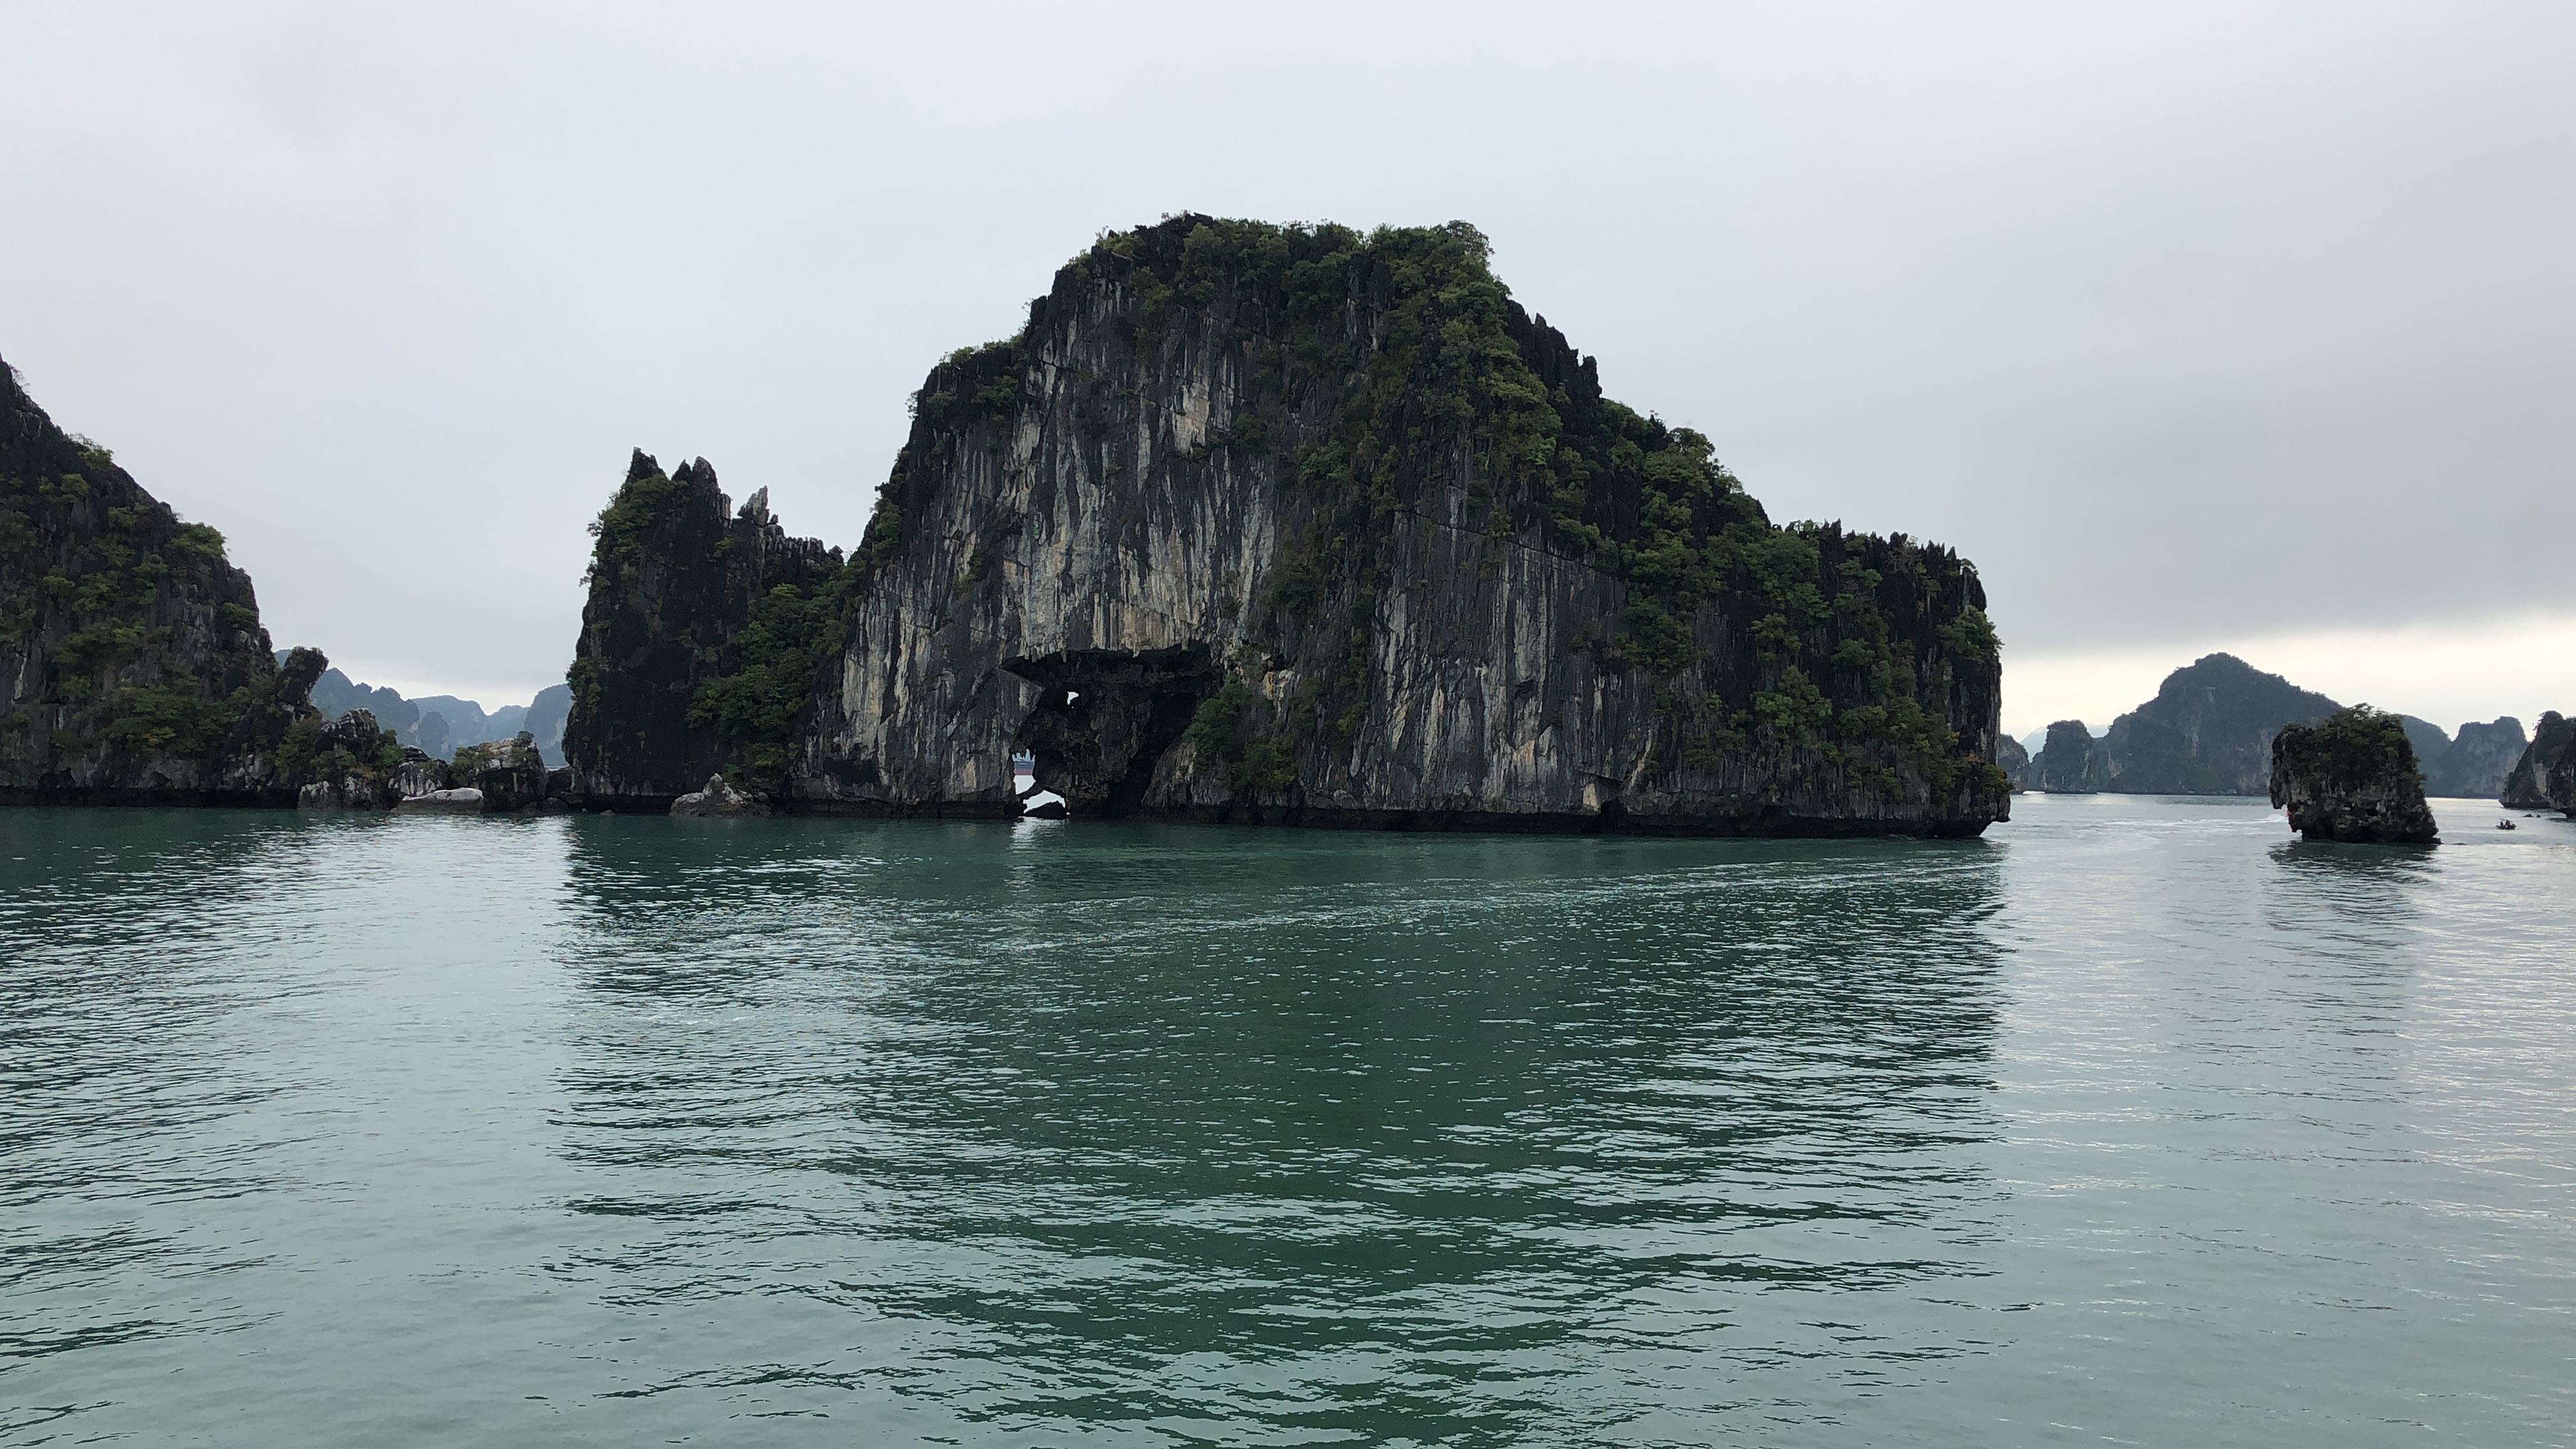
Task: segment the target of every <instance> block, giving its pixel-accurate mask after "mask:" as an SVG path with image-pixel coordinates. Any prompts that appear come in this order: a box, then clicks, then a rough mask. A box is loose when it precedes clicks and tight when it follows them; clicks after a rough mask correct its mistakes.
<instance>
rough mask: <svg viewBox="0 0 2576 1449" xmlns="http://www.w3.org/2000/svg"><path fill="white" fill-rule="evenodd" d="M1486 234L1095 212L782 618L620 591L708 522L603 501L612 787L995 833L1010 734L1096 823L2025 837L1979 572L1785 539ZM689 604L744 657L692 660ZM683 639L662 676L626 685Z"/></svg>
mask: <svg viewBox="0 0 2576 1449" xmlns="http://www.w3.org/2000/svg"><path fill="white" fill-rule="evenodd" d="M1488 250H1489V249H1488V247H1487V245H1486V243H1485V240H1484V238H1483V236H1482V235H1481V234H1479V233H1478V232H1477V231H1476V230H1475V229H1474V228H1473V227H1471V226H1467V225H1465V224H1464V223H1450V224H1447V225H1444V226H1436V227H1411V228H1381V229H1380V230H1378V231H1375V232H1372V233H1368V234H1365V235H1364V234H1362V233H1359V232H1356V231H1352V230H1350V229H1348V228H1344V227H1338V226H1330V225H1325V226H1273V225H1268V224H1264V223H1258V222H1245V221H1224V220H1219V219H1215V218H1210V217H1205V216H1198V215H1185V216H1179V217H1173V218H1169V219H1166V220H1165V221H1163V222H1161V223H1159V224H1157V225H1154V226H1149V227H1143V228H1140V229H1138V230H1135V231H1132V232H1123V233H1116V234H1111V235H1104V236H1102V237H1101V238H1100V239H1099V240H1098V241H1097V242H1096V243H1095V244H1094V245H1093V246H1092V247H1090V248H1089V249H1088V250H1086V251H1085V252H1084V253H1082V254H1081V255H1080V256H1078V257H1076V258H1074V260H1073V261H1072V262H1070V263H1068V264H1067V265H1066V266H1065V267H1064V268H1063V269H1062V270H1061V271H1059V272H1058V273H1057V275H1056V277H1055V280H1054V283H1053V285H1052V286H1051V287H1050V288H1049V290H1048V291H1047V293H1046V294H1045V295H1044V296H1041V297H1040V298H1038V299H1037V300H1036V301H1035V302H1033V303H1032V304H1031V306H1030V309H1029V317H1028V323H1027V326H1026V327H1025V328H1024V329H1023V330H1022V331H1021V332H1020V333H1018V334H1017V335H1015V336H1013V337H1011V338H1008V339H1006V340H1003V341H1000V342H995V343H990V344H987V345H985V346H982V347H976V348H966V349H961V350H959V351H958V352H955V353H953V354H951V355H950V356H949V357H948V358H946V359H945V360H943V361H941V362H940V363H939V364H938V365H937V366H935V367H933V368H932V369H931V370H930V373H929V375H928V377H927V378H926V379H925V381H924V383H923V385H922V387H921V389H920V390H919V392H918V393H916V394H915V397H914V402H913V412H914V418H913V426H912V429H911V432H910V435H909V437H908V438H907V440H906V442H905V445H904V447H903V449H902V451H901V453H900V454H899V455H898V457H897V459H896V461H895V466H894V470H893V473H892V475H891V477H890V478H889V479H888V481H887V484H886V486H885V488H884V490H883V491H882V493H881V494H880V496H879V504H878V508H877V512H876V514H875V516H874V517H873V518H872V519H871V521H870V523H869V525H868V529H867V532H866V534H865V535H864V536H863V538H862V539H861V541H860V544H859V547H858V548H857V550H856V551H855V552H854V554H853V555H852V557H851V558H850V560H849V561H848V563H847V565H846V566H845V567H841V568H839V569H837V570H836V571H835V572H834V573H833V574H832V575H831V576H830V577H829V578H828V579H824V578H818V579H814V580H811V581H805V582H800V583H798V584H796V585H794V586H793V587H794V588H795V591H796V592H795V594H794V595H793V596H792V597H790V598H788V599H787V600H786V601H785V602H784V603H783V604H782V605H781V606H779V607H778V608H776V609H774V610H771V609H770V606H769V605H768V604H765V603H764V604H761V605H760V606H759V607H760V608H761V609H763V610H770V612H769V613H768V614H766V615H764V617H763V618H761V619H760V620H758V621H754V620H752V619H751V618H750V606H749V605H747V604H746V603H745V602H744V601H743V600H741V599H739V598H733V597H730V596H725V597H719V596H718V595H719V594H721V591H720V590H719V591H716V593H710V594H707V595H705V597H704V599H703V607H699V608H694V609H690V610H685V611H680V610H674V609H672V608H670V607H669V605H668V601H667V598H666V599H665V600H664V601H663V602H662V603H661V604H659V605H658V606H655V607H647V604H648V603H650V602H651V601H640V600H639V601H634V602H629V603H621V602H619V600H620V598H621V597H624V596H623V595H621V594H620V593H619V590H620V589H629V588H630V586H629V585H627V584H621V583H617V582H616V581H617V580H619V579H623V578H626V577H627V575H626V574H625V573H624V572H622V571H623V570H624V569H626V567H627V565H628V563H629V562H637V566H638V567H641V566H642V565H641V563H640V561H637V560H633V559H630V558H628V557H627V555H626V554H624V553H623V552H622V550H624V549H625V548H626V547H627V546H628V545H629V544H630V543H633V544H637V545H642V546H646V548H647V553H646V555H645V556H646V557H649V560H650V568H649V569H647V570H645V572H646V573H649V575H650V576H651V577H654V578H676V577H678V576H680V575H682V574H686V573H689V572H690V571H692V570H696V571H700V572H702V573H703V572H706V571H710V570H713V569H715V568H716V567H717V564H718V562H719V561H718V560H717V559H716V557H715V556H714V554H713V553H712V549H713V548H714V546H715V543H716V541H717V539H716V535H715V534H714V533H713V532H712V531H710V530H703V529H702V530H697V531H694V532H687V533H685V534H684V532H683V531H678V530H672V531H667V532H664V533H648V532H637V531H635V530H633V529H630V528H628V527H626V526H624V521H623V520H622V519H618V518H614V517H612V516H613V515H619V514H620V511H621V510H622V509H625V508H626V507H627V505H626V501H625V495H624V494H623V493H621V498H620V501H619V502H617V503H612V505H611V507H610V509H609V511H608V512H607V513H604V514H603V515H602V522H603V528H602V533H601V544H600V551H599V554H598V556H597V557H596V558H595V560H594V563H593V580H594V583H593V595H592V602H593V608H592V611H591V613H589V614H586V616H585V617H586V620H588V621H590V622H588V623H586V626H585V636H584V646H583V648H584V652H583V653H582V655H581V660H580V662H579V663H577V664H576V678H575V681H574V683H575V693H576V701H575V706H574V709H575V716H576V723H577V724H579V723H580V722H581V721H583V720H585V719H586V720H589V721H592V722H593V723H591V724H590V725H588V726H586V727H585V728H586V730H587V735H586V737H587V738H590V739H591V740H593V741H594V744H595V746H596V747H597V748H599V749H602V750H608V751H612V752H613V751H615V750H619V749H624V748H626V747H625V746H624V745H622V744H619V743H617V742H619V741H623V740H631V739H636V738H638V737H650V738H652V739H654V740H656V741H657V743H656V744H655V745H654V746H653V747H652V748H650V749H648V750H644V751H642V752H641V753H640V754H639V755H637V756H636V757H634V758H632V759H630V760H628V761H627V762H625V763H623V764H618V765H613V766H601V767H599V768H598V770H597V775H598V778H599V782H600V784H601V786H602V788H603V789H606V790H610V791H611V792H613V793H614V792H622V793H624V794H625V795H626V796H627V797H629V798H633V797H637V796H643V795H648V794H652V793H654V792H656V791H662V792H669V793H673V794H675V793H677V792H678V790H680V789H683V788H685V785H684V784H683V783H682V782H686V781H694V780H697V779H703V778H704V777H705V776H706V775H707V774H708V773H710V772H711V769H710V767H711V766H712V765H715V764H725V765H728V766H729V768H728V770H727V773H728V776H729V777H730V778H748V779H756V780H759V781H761V782H762V785H763V787H764V788H766V789H769V790H770V791H771V792H772V793H773V794H774V795H776V796H777V797H779V798H781V799H783V800H784V801H786V802H788V803H790V804H791V805H792V806H794V807H796V808H803V809H816V810H849V811H867V812H888V813H910V814H922V813H931V814H990V815H1008V814H1014V813H1016V812H1017V811H1018V809H1019V804H1018V800H1017V797H1016V791H1015V789H1014V786H1013V780H1012V776H1011V765H1010V759H1011V755H1012V753H1013V752H1014V751H1015V750H1017V749H1023V748H1025V749H1027V750H1030V751H1032V752H1033V753H1034V754H1035V756H1036V759H1037V769H1038V775H1039V779H1040V780H1041V782H1042V783H1045V784H1046V785H1047V787H1048V788H1050V789H1053V790H1056V791H1057V792H1058V793H1060V794H1062V795H1064V796H1065V797H1066V798H1067V799H1068V800H1069V801H1071V802H1073V813H1074V814H1077V815H1086V814H1087V815H1104V814H1107V815H1148V816H1158V817H1162V818H1178V819H1208V820H1244V821H1261V822H1277V823H1299V824H1342V825H1414V826H1439V825H1473V826H1507V827H1513V828H1585V829H1658V830H1708V831H1729V832H1734V831H1770V832H1780V831H1803V832H1838V833H1848V832H1895V831H1904V832H1918V833H1941V834H1969V833H1974V832H1975V831H1977V830H1981V829H1983V828H1984V826H1985V825H1986V824H1987V823H1988V822H1990V821H1992V820H1995V819H1999V818H2002V816H2003V814H2004V812H2005V810H2006V809H2007V808H2008V804H2007V800H2008V797H2007V793H2006V783H2005V781H2004V779H2003V776H2002V772H2001V771H2000V770H1998V769H1997V768H1996V767H1995V766H1994V765H1993V764H1992V760H1993V757H1994V754H1995V733H1996V728H1995V709H1996V701H1997V697H1998V696H1997V684H1998V680H1999V667H1998V660H1997V648H1998V646H1997V643H1996V640H1995V637H1994V633H1993V630H1992V627H1991V626H1990V624H1989V623H1988V622H1987V620H1986V616H1985V613H1984V603H1985V594H1984V589H1983V587H1982V585H1981V584H1980V583H1979V581H1978V580H1977V577H1976V574H1975V570H1974V569H1973V568H1971V567H1969V566H1968V565H1967V564H1966V562H1965V561H1964V560H1961V559H1960V558H1959V557H1958V556H1957V555H1956V554H1954V553H1952V552H1950V551H1949V550H1947V549H1944V548H1941V547H1939V546H1938V545H1933V544H1926V543H1922V542H1919V541H1916V540H1913V539H1909V538H1907V537H1905V536H1903V535H1893V536H1889V537H1883V538H1882V537H1874V536H1869V535H1862V534H1853V533H1848V532H1846V531H1845V530H1843V529H1842V528H1841V527H1840V526H1839V525H1836V524H1798V525H1793V526H1790V527H1787V528H1782V527H1778V526H1775V525H1774V524H1773V523H1772V522H1771V521H1770V519H1769V518H1768V517H1767V516H1766V515H1765V513H1764V512H1763V510H1762V508H1761V506H1760V504H1758V503H1757V502H1755V501H1754V500H1753V498H1752V497H1751V496H1749V495H1748V494H1747V493H1746V492H1745V490H1744V488H1743V486H1742V484H1741V483H1740V482H1738V481H1737V479H1736V478H1735V476H1734V475H1733V474H1732V473H1731V472H1730V471H1728V470H1727V469H1726V467H1725V466H1724V465H1723V464H1722V463H1720V462H1719V461H1718V460H1717V458H1716V456H1715V452H1714V449H1713V447H1712V445H1711V444H1710V442H1709V440H1708V439H1707V438H1705V437H1703V436H1702V435H1700V434H1699V433H1697V432H1695V431H1693V430H1691V429H1689V428H1686V427H1678V426H1674V425H1671V424H1668V423H1666V422H1664V421H1663V420H1661V419H1659V418H1656V417H1652V416H1647V415H1641V414H1639V413H1637V412H1635V411H1634V410H1632V409H1629V408H1626V407H1624V406H1622V405H1620V404H1619V403H1617V402H1615V401H1613V400H1611V399H1609V398H1607V397H1605V396H1604V395H1603V394H1602V391H1601V387H1600V382H1599V370H1598V367H1597V365H1596V364H1595V363H1594V362H1593V360H1592V359H1590V358H1588V357H1585V356H1583V355H1582V354H1580V353H1579V352H1577V351H1576V350H1575V349H1574V348H1573V347H1572V346H1571V345H1570V344H1569V343H1568V342H1567V341H1566V339H1565V338H1564V337H1563V336H1562V335H1561V334H1559V333H1558V332H1557V330H1556V329H1555V328H1553V327H1550V326H1548V325H1547V324H1546V323H1545V322H1543V321H1541V320H1539V319H1536V318H1533V317H1532V316H1531V315H1530V314H1529V313H1528V312H1526V311H1525V310H1523V309H1522V307H1521V306H1520V305H1519V304H1518V303H1517V302H1515V301H1513V300H1512V298H1511V296H1510V294H1509V291H1508V289H1506V288H1505V287H1504V286H1503V284H1502V283H1501V282H1500V280H1499V279H1497V278H1495V277H1494V276H1493V274H1492V272H1491V270H1490V269H1489V267H1488V265H1487V260H1488ZM647 486H649V478H645V479H639V480H630V483H629V485H628V488H629V489H635V488H639V487H647ZM641 576H642V575H637V577H641ZM817 605H819V606H820V607H816V606H817ZM621 618H622V619H626V620H629V621H630V622H631V627H630V626H629V625H627V624H616V625H614V627H605V626H607V625H610V624H612V623H613V621H615V620H617V619H621ZM755 622H756V623H757V625H758V627H756V628H755V627H753V625H754V623H755ZM709 627H712V628H713V632H714V634H715V636H716V637H715V638H714V640H713V641H712V642H713V643H714V645H715V647H716V648H717V649H718V650H719V651H722V650H725V649H734V650H735V654H734V655H733V656H729V657H728V658H727V659H726V660H725V661H724V662H721V663H719V664H718V665H716V666H715V667H713V668H710V669H706V670H703V671H699V672H694V673H693V672H690V671H689V670H687V669H683V668H681V667H679V665H678V663H677V661H678V660H679V658H680V655H679V653H678V652H677V644H678V640H679V636H680V635H682V634H684V633H687V632H688V631H690V630H693V629H706V628H709ZM755 640H756V641H757V642H758V649H757V651H755V649H754V648H753V644H754V641H755ZM695 642H696V643H697V644H698V645H699V649H700V652H699V656H698V657H701V658H703V657H704V646H705V645H706V644H707V643H708V642H709V641H708V640H707V639H705V638H704V637H702V636H701V637H697V638H696V639H695ZM666 648H669V649H673V651H674V652H673V653H671V654H670V655H669V656H667V657H669V658H670V659H671V660H672V661H673V663H672V664H671V665H670V666H668V667H661V668H660V671H659V673H658V674H656V675H655V676H654V679H653V683H654V687H655V688H656V689H657V690H658V691H659V693H658V694H656V695H654V696H652V698H651V699H650V700H648V699H646V698H645V697H644V696H643V695H642V694H641V693H639V692H636V691H633V690H630V691H629V692H628V693H627V694H625V695H624V696H621V697H619V698H612V697H611V696H612V694H613V693H614V690H613V688H612V684H613V681H614V679H615V678H616V677H617V676H618V674H619V673H621V672H623V673H625V674H626V675H628V676H633V675H634V674H635V673H636V666H635V664H634V663H633V661H636V660H639V659H643V658H645V657H647V656H648V655H652V654H653V652H654V651H656V650H662V649H666ZM755 652H757V653H759V654H760V656H761V657H758V658H754V657H753V655H754V653H755ZM800 664H811V665H813V666H816V667H814V668H813V672H812V674H811V675H810V677H808V678H805V679H802V680H799V679H796V678H795V677H794V676H795V674H796V671H797V669H798V667H799V665H800ZM647 672H650V671H647ZM799 686H802V687H801V688H800V687H799ZM656 710H659V711H661V713H659V714H658V715H657V714H656V713H655V711H656ZM657 720H659V721H663V722H665V723H663V724H657V723H656V721H657ZM674 720H677V721H678V722H679V723H678V724H668V722H670V721H674ZM666 725H667V727H666ZM577 763H578V762H577ZM662 798H664V799H666V800H667V798H669V794H664V795H663V796H662Z"/></svg>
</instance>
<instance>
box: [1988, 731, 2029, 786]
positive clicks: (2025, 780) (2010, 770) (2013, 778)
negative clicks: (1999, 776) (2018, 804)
mask: <svg viewBox="0 0 2576 1449" xmlns="http://www.w3.org/2000/svg"><path fill="white" fill-rule="evenodd" d="M1995 768H1996V769H1999V770H2001V771H2003V772H2004V781H2005V783H2007V784H2009V785H2010V786H2011V787H2012V788H2013V789H2015V790H2027V789H2030V788H2031V773H2030V751H2028V750H2026V749H2023V748H2022V744H2021V741H2019V740H2017V739H2014V738H2013V737H2012V736H2010V735H2002V734H1999V735H1997V736H1996V737H1995Z"/></svg>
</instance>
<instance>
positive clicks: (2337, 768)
mask: <svg viewBox="0 0 2576 1449" xmlns="http://www.w3.org/2000/svg"><path fill="white" fill-rule="evenodd" d="M2268 793H2269V794H2270V796H2271V800H2272V803H2273V804H2274V805H2278V806H2286V807H2287V808H2288V810H2289V814H2290V828H2291V829H2293V830H2296V831H2298V832H2299V834H2300V835H2301V836H2302V837H2304V838H2306V839H2309V840H2337V841H2344V842H2348V843H2360V844H2375V845H2400V844H2402V845H2432V844H2436V843H2438V841H2439V837H2438V835H2437V833H2436V830H2435V827H2434V823H2433V811H2432V807H2431V806H2429V805H2428V804H2426V803H2425V800H2424V773H2423V770H2422V769H2421V768H2420V767H2418V766H2417V765H2416V763H2415V747H2414V743H2413V742H2412V741H2411V740H2410V739H2409V738H2408V736H2407V730H2406V725H2405V721H2404V720H2402V719H2400V718H2399V717H2398V716H2396V715H2393V714H2385V713H2382V712H2381V711H2378V710H2375V709H2372V708H2371V707H2370V706H2368V705H2366V704H2357V705H2354V706H2352V707H2351V708H2349V709H2339V710H2336V711H2335V712H2334V713H2332V714H2330V715H2328V716H2327V717H2326V718H2325V719H2323V720H2321V721H2319V722H2318V723H2316V724H2313V725H2307V724H2292V725H2285V726H2283V727H2282V728H2281V730H2280V732H2279V733H2278V734H2276V735H2275V736H2273V739H2272V769H2271V775H2270V780H2269V784H2268Z"/></svg>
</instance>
